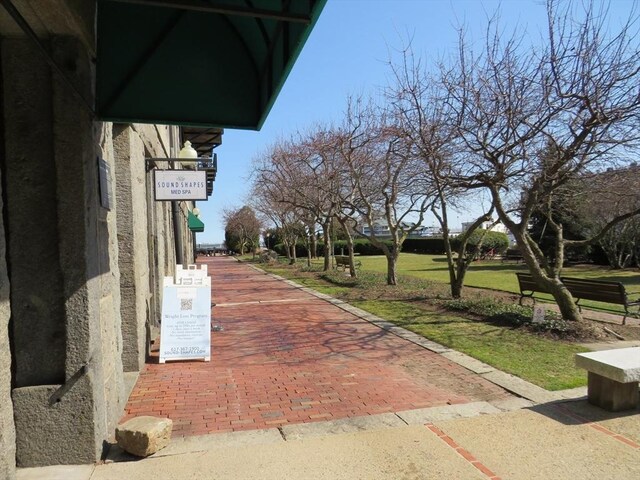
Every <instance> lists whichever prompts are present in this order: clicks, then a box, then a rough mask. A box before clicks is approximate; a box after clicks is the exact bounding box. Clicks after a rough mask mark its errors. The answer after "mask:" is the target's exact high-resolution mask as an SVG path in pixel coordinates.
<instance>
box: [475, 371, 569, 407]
mask: <svg viewBox="0 0 640 480" xmlns="http://www.w3.org/2000/svg"><path fill="white" fill-rule="evenodd" d="M481 376H482V377H483V378H485V379H487V380H489V381H490V382H493V383H495V384H496V385H499V386H501V387H502V388H504V389H505V390H508V391H510V392H512V393H515V394H516V395H519V396H521V397H523V398H526V399H528V400H531V401H532V402H535V403H546V402H553V401H554V400H557V398H556V397H555V396H554V395H553V393H552V392H549V391H547V390H545V389H544V388H541V387H539V386H537V385H534V384H533V383H529V382H527V381H525V380H522V379H521V378H518V377H516V376H513V375H510V374H508V373H505V372H501V371H499V370H494V371H493V372H488V373H483V374H482V375H481Z"/></svg>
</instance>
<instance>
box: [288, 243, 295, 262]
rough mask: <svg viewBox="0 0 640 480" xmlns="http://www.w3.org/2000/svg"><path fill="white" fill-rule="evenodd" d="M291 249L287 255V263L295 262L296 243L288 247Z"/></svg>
mask: <svg viewBox="0 0 640 480" xmlns="http://www.w3.org/2000/svg"><path fill="white" fill-rule="evenodd" d="M289 248H290V249H291V255H289V265H295V264H296V244H295V243H294V244H293V245H291V247H289Z"/></svg>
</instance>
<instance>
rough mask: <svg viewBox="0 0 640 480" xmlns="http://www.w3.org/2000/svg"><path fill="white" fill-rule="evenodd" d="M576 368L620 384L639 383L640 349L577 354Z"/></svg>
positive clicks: (630, 348) (619, 349) (631, 348)
mask: <svg viewBox="0 0 640 480" xmlns="http://www.w3.org/2000/svg"><path fill="white" fill-rule="evenodd" d="M575 360H576V366H577V367H579V368H584V369H585V370H587V371H589V372H593V373H596V374H598V375H600V376H601V377H606V378H609V379H611V380H615V381H616V382H620V383H631V382H638V381H640V347H629V348H618V349H613V350H601V351H598V352H588V353H577V354H576V356H575Z"/></svg>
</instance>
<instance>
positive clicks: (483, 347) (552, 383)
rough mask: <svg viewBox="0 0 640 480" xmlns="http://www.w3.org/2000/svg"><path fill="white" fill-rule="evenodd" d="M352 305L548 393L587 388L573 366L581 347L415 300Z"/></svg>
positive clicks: (584, 381)
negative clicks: (463, 316) (443, 309)
mask: <svg viewBox="0 0 640 480" xmlns="http://www.w3.org/2000/svg"><path fill="white" fill-rule="evenodd" d="M351 303H353V304H354V305H355V306H357V307H359V308H362V309H363V310H366V311H368V312H371V313H373V314H374V315H378V316H379V317H382V318H384V319H386V320H389V321H391V322H393V323H395V324H397V325H399V326H401V327H404V328H406V329H407V330H411V331H412V332H415V333H417V334H419V335H422V336H423V337H426V338H428V339H430V340H433V341H435V342H438V343H440V344H442V345H446V346H447V347H450V348H453V349H454V350H457V351H459V352H463V353H466V354H467V355H469V356H472V357H474V358H477V359H478V360H481V361H483V362H485V363H487V364H489V365H491V366H493V367H495V368H497V369H499V370H502V371H504V372H508V373H511V374H513V375H516V376H517V377H520V378H523V379H525V380H527V381H529V382H531V383H535V384H536V385H539V386H541V387H543V388H545V389H547V390H563V389H566V388H574V387H579V386H583V385H586V382H587V375H586V372H585V371H584V370H581V369H577V368H576V367H575V366H574V364H573V357H574V354H576V353H580V352H586V351H587V349H585V348H583V347H581V346H579V345H576V344H571V343H565V342H560V341H557V340H550V339H547V338H543V337H539V336H537V335H534V334H531V333H528V332H523V331H520V330H515V329H510V328H505V327H501V326H494V325H491V324H488V323H484V322H478V321H473V320H469V319H465V318H462V317H459V316H455V315H451V314H443V313H441V312H434V311H430V310H428V309H425V308H421V307H420V306H419V305H417V304H414V303H411V302H401V301H379V300H369V301H355V302H351Z"/></svg>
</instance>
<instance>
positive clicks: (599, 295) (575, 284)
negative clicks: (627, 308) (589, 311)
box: [560, 277, 627, 305]
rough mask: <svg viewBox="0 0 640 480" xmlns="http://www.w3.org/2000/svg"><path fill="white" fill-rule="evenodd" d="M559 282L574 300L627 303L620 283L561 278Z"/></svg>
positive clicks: (625, 294)
mask: <svg viewBox="0 0 640 480" xmlns="http://www.w3.org/2000/svg"><path fill="white" fill-rule="evenodd" d="M560 280H561V281H562V283H564V284H565V286H566V287H567V289H568V290H569V292H571V295H573V296H574V297H575V298H581V299H584V300H593V301H596V302H607V303H617V304H620V305H625V304H626V303H627V293H626V291H625V289H624V285H623V284H622V283H620V282H605V281H601V280H586V279H583V278H572V277H562V278H560Z"/></svg>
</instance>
